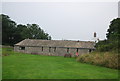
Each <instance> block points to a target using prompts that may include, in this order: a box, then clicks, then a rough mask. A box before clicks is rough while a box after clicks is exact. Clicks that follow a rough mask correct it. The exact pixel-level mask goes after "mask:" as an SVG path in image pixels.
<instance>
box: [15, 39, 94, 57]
mask: <svg viewBox="0 0 120 81" xmlns="http://www.w3.org/2000/svg"><path fill="white" fill-rule="evenodd" d="M94 45H95V43H94V42H90V41H70V40H38V39H25V40H23V41H21V42H19V43H17V44H15V46H14V51H16V52H22V53H28V54H43V55H53V56H64V54H67V53H68V54H72V56H74V55H75V54H76V53H77V52H78V54H79V55H80V54H87V53H89V52H91V51H93V50H94V49H95V48H94Z"/></svg>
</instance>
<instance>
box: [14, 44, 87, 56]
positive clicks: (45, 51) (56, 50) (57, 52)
mask: <svg viewBox="0 0 120 81" xmlns="http://www.w3.org/2000/svg"><path fill="white" fill-rule="evenodd" d="M77 49H78V48H64V47H42V46H39V47H28V46H27V47H23V46H15V47H14V51H17V52H22V53H28V54H42V55H53V56H64V54H67V53H70V54H72V56H75V54H76V52H77V51H78V54H79V55H80V54H86V53H89V49H80V48H79V49H78V50H77Z"/></svg>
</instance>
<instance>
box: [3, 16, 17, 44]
mask: <svg viewBox="0 0 120 81" xmlns="http://www.w3.org/2000/svg"><path fill="white" fill-rule="evenodd" d="M1 16H2V44H10V45H11V44H13V43H14V37H15V36H14V31H15V29H16V23H15V22H14V21H12V20H11V19H10V17H9V16H7V15H4V14H2V15H1Z"/></svg>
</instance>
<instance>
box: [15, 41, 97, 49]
mask: <svg viewBox="0 0 120 81" xmlns="http://www.w3.org/2000/svg"><path fill="white" fill-rule="evenodd" d="M15 45H19V46H49V47H71V48H91V49H94V45H95V43H94V42H90V41H68V40H38V39H25V40H23V41H21V42H19V43H17V44H15Z"/></svg>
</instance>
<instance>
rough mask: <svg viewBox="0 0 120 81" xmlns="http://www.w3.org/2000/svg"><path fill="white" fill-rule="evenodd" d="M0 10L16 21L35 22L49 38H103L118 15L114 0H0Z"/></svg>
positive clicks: (82, 39)
mask: <svg viewBox="0 0 120 81" xmlns="http://www.w3.org/2000/svg"><path fill="white" fill-rule="evenodd" d="M2 13H3V14H6V15H8V16H9V17H10V18H11V19H12V20H13V21H15V22H16V23H17V24H28V23H29V24H33V23H35V24H38V25H39V26H40V27H41V28H42V29H43V30H45V32H47V33H49V34H50V35H51V36H52V39H53V40H61V39H66V40H81V41H86V40H89V41H91V40H92V39H93V33H94V32H97V37H98V38H100V39H105V37H106V33H107V29H108V28H109V24H110V21H111V20H113V19H114V18H117V17H118V3H117V2H3V3H2Z"/></svg>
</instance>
